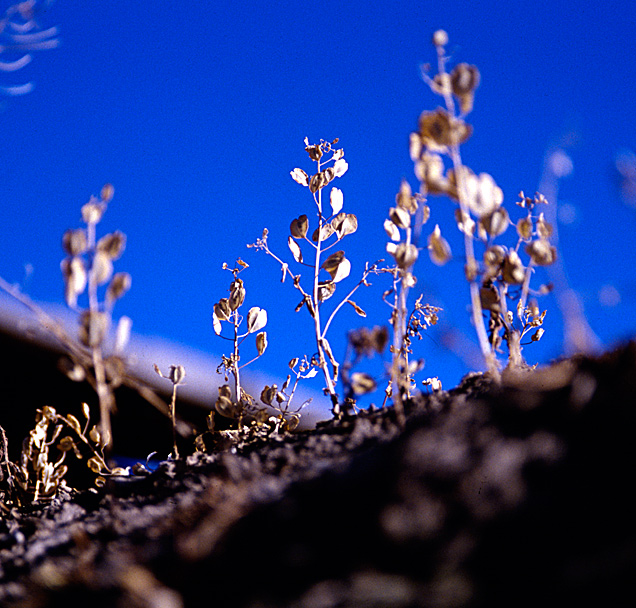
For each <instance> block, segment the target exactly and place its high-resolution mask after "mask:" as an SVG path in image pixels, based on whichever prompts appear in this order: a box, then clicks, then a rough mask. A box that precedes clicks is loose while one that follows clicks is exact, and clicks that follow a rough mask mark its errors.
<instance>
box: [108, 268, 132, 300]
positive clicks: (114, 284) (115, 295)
mask: <svg viewBox="0 0 636 608" xmlns="http://www.w3.org/2000/svg"><path fill="white" fill-rule="evenodd" d="M131 283H132V277H131V276H130V275H129V274H128V273H127V272H118V273H116V274H115V276H114V277H113V280H112V281H111V282H110V285H108V289H107V290H106V300H107V301H109V302H114V301H116V300H119V298H121V297H122V296H123V295H124V294H125V293H126V292H127V291H128V290H129V289H130V285H131Z"/></svg>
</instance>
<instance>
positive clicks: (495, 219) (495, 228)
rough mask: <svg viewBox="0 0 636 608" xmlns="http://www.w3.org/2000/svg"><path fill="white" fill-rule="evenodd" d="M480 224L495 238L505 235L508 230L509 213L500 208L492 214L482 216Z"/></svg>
mask: <svg viewBox="0 0 636 608" xmlns="http://www.w3.org/2000/svg"><path fill="white" fill-rule="evenodd" d="M479 223H480V224H481V226H482V228H483V229H484V230H485V231H486V232H487V233H488V234H489V235H490V236H491V237H493V238H494V237H497V236H499V235H500V234H503V233H504V232H505V231H506V230H507V229H508V226H509V225H510V218H509V216H508V212H507V211H506V210H505V209H504V208H503V207H499V208H498V209H495V210H494V211H492V212H491V213H489V214H487V215H484V216H482V217H481V219H480V220H479Z"/></svg>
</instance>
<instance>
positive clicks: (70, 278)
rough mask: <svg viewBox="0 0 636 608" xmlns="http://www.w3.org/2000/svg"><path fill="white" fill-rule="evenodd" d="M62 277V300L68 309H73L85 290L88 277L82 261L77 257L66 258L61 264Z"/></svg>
mask: <svg viewBox="0 0 636 608" xmlns="http://www.w3.org/2000/svg"><path fill="white" fill-rule="evenodd" d="M61 269H62V275H63V277H64V299H65V300H66V304H67V305H68V307H69V308H75V306H76V305H77V298H78V296H79V295H80V294H82V293H83V292H84V289H86V283H87V280H88V275H87V273H86V268H85V266H84V261H83V260H82V259H81V258H79V257H73V258H70V259H69V258H66V259H64V260H62V264H61Z"/></svg>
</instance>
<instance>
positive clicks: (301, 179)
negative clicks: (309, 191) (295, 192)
mask: <svg viewBox="0 0 636 608" xmlns="http://www.w3.org/2000/svg"><path fill="white" fill-rule="evenodd" d="M290 175H291V176H292V179H293V180H294V181H295V182H296V183H298V184H300V185H301V186H308V185H309V176H308V175H307V174H306V173H305V172H304V171H303V170H302V169H298V168H296V169H294V170H293V171H291V172H290Z"/></svg>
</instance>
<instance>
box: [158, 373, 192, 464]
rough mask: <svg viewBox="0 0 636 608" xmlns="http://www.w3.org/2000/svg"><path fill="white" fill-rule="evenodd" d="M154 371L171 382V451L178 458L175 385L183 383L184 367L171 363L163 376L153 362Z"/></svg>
mask: <svg viewBox="0 0 636 608" xmlns="http://www.w3.org/2000/svg"><path fill="white" fill-rule="evenodd" d="M153 367H154V370H155V372H156V373H157V374H158V375H159V376H161V377H162V378H166V379H167V380H170V382H172V399H171V400H170V421H171V422H172V452H173V456H174V457H175V458H179V449H178V448H177V416H176V407H177V387H178V386H179V385H181V384H183V379H184V378H185V368H184V367H183V365H171V366H170V371H169V372H168V373H167V374H166V375H165V376H164V375H163V374H162V373H161V370H160V369H159V367H158V366H157V365H156V364H155V365H154V366H153Z"/></svg>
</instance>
